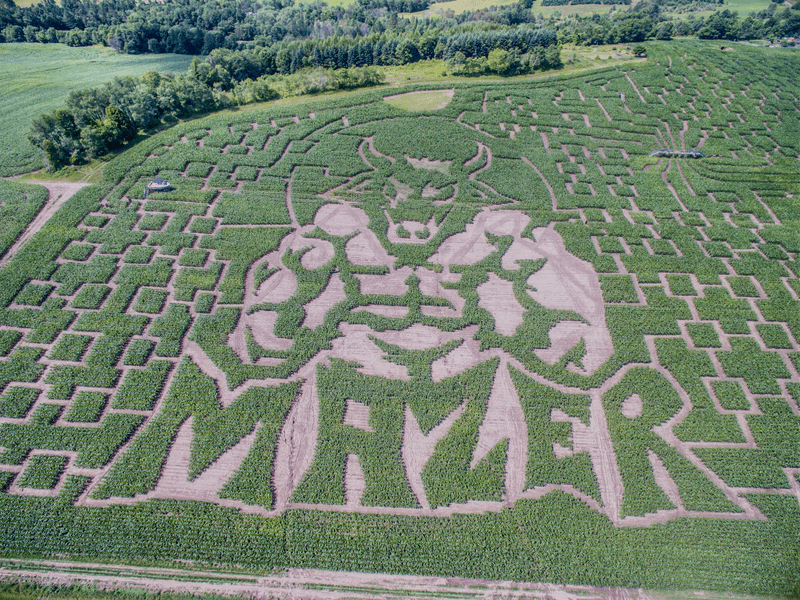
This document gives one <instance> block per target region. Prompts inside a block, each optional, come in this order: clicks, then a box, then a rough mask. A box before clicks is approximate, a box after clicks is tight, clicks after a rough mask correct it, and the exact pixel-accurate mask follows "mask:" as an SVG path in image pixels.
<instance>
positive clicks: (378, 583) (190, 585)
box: [0, 559, 653, 600]
mask: <svg viewBox="0 0 800 600" xmlns="http://www.w3.org/2000/svg"><path fill="white" fill-rule="evenodd" d="M0 580H14V581H20V580H23V581H34V582H36V583H39V584H44V585H53V584H54V585H66V584H77V585H80V584H88V585H92V586H95V587H97V588H100V589H106V590H112V589H120V588H138V589H143V590H147V591H149V592H154V593H159V592H172V593H184V594H217V595H223V596H240V597H241V596H243V597H250V598H272V597H275V598H291V599H298V600H299V599H305V598H314V599H325V600H337V599H340V598H341V599H344V598H363V599H365V600H366V599H372V598H375V599H377V598H381V599H391V598H409V597H418V596H420V597H425V598H431V599H435V598H449V599H452V598H472V599H487V600H488V599H491V598H497V597H502V598H509V599H511V598H528V599H530V598H536V599H537V600H545V599H558V600H579V599H580V600H604V599H614V600H649V599H650V598H652V597H653V596H652V595H651V594H649V593H647V592H645V591H644V590H640V589H639V590H637V589H632V588H601V587H590V586H577V585H555V584H549V583H528V582H512V581H495V580H489V579H466V578H456V577H425V576H415V575H385V574H372V573H351V572H334V571H322V570H315V569H287V570H285V571H283V572H280V573H276V574H274V575H266V576H260V575H251V574H247V573H226V572H222V571H199V570H198V571H184V570H179V569H169V568H156V567H132V566H127V565H100V564H91V563H69V562H56V561H25V560H18V559H8V560H3V561H2V563H0Z"/></svg>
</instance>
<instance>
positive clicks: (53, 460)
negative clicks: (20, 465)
mask: <svg viewBox="0 0 800 600" xmlns="http://www.w3.org/2000/svg"><path fill="white" fill-rule="evenodd" d="M66 466H67V457H66V456H58V455H49V454H35V455H33V456H31V457H30V459H29V460H28V464H27V465H26V467H25V470H24V471H23V472H22V475H20V476H19V478H18V479H17V481H16V483H17V485H18V486H20V487H27V488H37V489H42V490H49V489H52V488H54V487H55V486H56V483H58V480H59V478H60V477H61V473H62V472H63V471H64V467H66Z"/></svg>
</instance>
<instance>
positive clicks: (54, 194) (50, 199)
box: [0, 181, 91, 265]
mask: <svg viewBox="0 0 800 600" xmlns="http://www.w3.org/2000/svg"><path fill="white" fill-rule="evenodd" d="M25 183H30V184H33V185H41V186H42V187H44V188H47V203H46V204H45V205H44V208H42V210H41V211H40V212H39V214H38V215H37V216H36V218H35V219H34V220H33V221H31V223H30V224H29V225H28V227H27V228H26V229H25V231H24V232H22V235H20V236H19V237H18V238H17V241H16V242H14V245H13V246H11V248H9V250H8V252H7V253H6V255H5V256H4V257H3V260H2V261H0V265H4V264H6V263H8V261H9V260H11V258H12V257H13V256H14V255H15V254H16V253H17V252H18V251H19V249H20V248H22V246H23V245H24V244H25V242H27V241H28V240H29V239H31V237H33V234H34V233H36V232H37V231H39V230H40V229H41V228H42V225H44V224H45V223H47V221H48V220H49V219H50V217H52V216H53V215H54V214H55V213H56V211H57V210H58V209H59V208H61V205H62V204H64V203H65V202H66V201H67V200H69V199H70V198H72V196H74V195H75V194H76V193H77V192H78V190H80V189H82V188H85V187H86V186H87V185H91V184H90V183H82V182H81V183H73V182H70V181H26V182H25Z"/></svg>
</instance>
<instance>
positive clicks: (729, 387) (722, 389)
mask: <svg viewBox="0 0 800 600" xmlns="http://www.w3.org/2000/svg"><path fill="white" fill-rule="evenodd" d="M711 386H712V387H713V388H714V395H715V396H716V397H717V399H719V403H720V405H721V406H722V408H724V409H725V410H748V409H749V408H750V402H748V401H747V397H746V396H745V395H744V390H743V389H742V386H741V385H739V382H738V381H725V380H723V381H712V382H711Z"/></svg>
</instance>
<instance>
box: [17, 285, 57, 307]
mask: <svg viewBox="0 0 800 600" xmlns="http://www.w3.org/2000/svg"><path fill="white" fill-rule="evenodd" d="M54 287H55V286H52V285H49V284H45V285H37V284H35V283H29V284H27V285H26V286H25V287H24V288H22V291H21V292H20V293H19V294H17V297H16V298H14V303H15V304H22V305H25V306H41V305H42V303H43V302H44V301H45V300H46V299H47V297H48V296H49V295H50V292H52V291H53V289H54Z"/></svg>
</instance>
